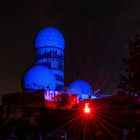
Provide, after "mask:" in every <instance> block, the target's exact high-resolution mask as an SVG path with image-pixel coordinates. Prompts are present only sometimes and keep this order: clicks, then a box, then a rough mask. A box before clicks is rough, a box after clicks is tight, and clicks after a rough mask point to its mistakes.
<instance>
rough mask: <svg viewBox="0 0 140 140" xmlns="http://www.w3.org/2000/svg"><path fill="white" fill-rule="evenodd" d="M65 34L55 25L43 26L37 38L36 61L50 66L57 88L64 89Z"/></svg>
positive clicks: (38, 63)
mask: <svg viewBox="0 0 140 140" xmlns="http://www.w3.org/2000/svg"><path fill="white" fill-rule="evenodd" d="M64 47H65V40H64V37H63V34H62V33H61V32H60V31H59V30H58V29H56V28H54V27H47V28H43V29H42V30H41V31H40V32H39V33H38V34H37V36H36V38H35V61H36V64H37V65H42V66H45V67H47V68H49V69H50V70H51V71H52V73H53V74H54V76H55V78H56V90H59V91H63V89H64Z"/></svg>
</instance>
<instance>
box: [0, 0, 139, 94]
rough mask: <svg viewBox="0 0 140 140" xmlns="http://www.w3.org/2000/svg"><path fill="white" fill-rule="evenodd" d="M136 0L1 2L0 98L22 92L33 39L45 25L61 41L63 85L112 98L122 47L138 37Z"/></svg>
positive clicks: (137, 2)
mask: <svg viewBox="0 0 140 140" xmlns="http://www.w3.org/2000/svg"><path fill="white" fill-rule="evenodd" d="M139 7H140V1H139V0H133V1H132V0H85V1H84V0H73V1H72V0H11V1H10V0H5V1H4V2H3V3H2V2H0V17H1V18H0V19H1V20H0V43H1V45H0V47H1V51H0V65H1V67H0V94H6V93H11V92H18V91H22V89H21V77H22V74H23V73H24V72H25V70H26V69H27V68H29V67H30V66H32V65H33V63H34V53H33V51H34V48H33V47H34V38H35V35H36V33H37V32H38V31H39V30H40V29H41V28H42V27H45V26H48V25H51V26H55V27H57V28H59V29H60V30H61V31H62V32H63V34H64V36H65V40H66V49H65V83H66V86H68V85H69V83H70V82H72V81H73V80H76V79H84V80H86V81H88V82H89V83H90V84H91V85H92V86H94V87H96V88H101V90H102V92H104V93H115V91H116V90H115V84H116V83H115V80H116V79H117V78H118V75H119V73H120V72H121V71H122V63H121V57H123V56H124V54H126V51H127V44H128V43H129V41H130V40H131V39H132V38H133V36H134V35H135V34H136V33H139V32H140V8H139Z"/></svg>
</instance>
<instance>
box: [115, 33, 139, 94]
mask: <svg viewBox="0 0 140 140" xmlns="http://www.w3.org/2000/svg"><path fill="white" fill-rule="evenodd" d="M123 62H124V64H125V73H124V74H121V76H120V79H119V82H118V85H117V87H118V89H119V90H118V94H130V93H131V94H132V93H140V35H136V36H135V37H134V39H133V40H132V41H131V42H130V44H129V46H128V57H126V58H124V59H123Z"/></svg>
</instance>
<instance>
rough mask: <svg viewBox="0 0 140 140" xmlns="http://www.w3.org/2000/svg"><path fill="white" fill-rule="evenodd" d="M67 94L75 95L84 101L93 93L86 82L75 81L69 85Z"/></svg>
mask: <svg viewBox="0 0 140 140" xmlns="http://www.w3.org/2000/svg"><path fill="white" fill-rule="evenodd" d="M68 93H72V94H77V95H78V97H79V98H81V99H85V98H88V96H89V95H91V94H92V93H93V89H92V87H91V86H90V85H89V84H88V83H87V82H86V81H84V80H76V81H74V82H72V83H71V84H70V86H69V88H68Z"/></svg>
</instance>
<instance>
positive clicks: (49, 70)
mask: <svg viewBox="0 0 140 140" xmlns="http://www.w3.org/2000/svg"><path fill="white" fill-rule="evenodd" d="M64 48H65V40H64V37H63V34H62V33H61V32H60V31H59V30H58V29H56V28H54V27H46V28H43V29H42V30H40V31H39V32H38V34H37V35H36V37H35V43H34V49H35V50H34V51H35V66H33V67H32V68H30V69H29V71H27V72H26V73H25V75H24V76H23V87H24V90H25V91H31V92H32V91H36V90H40V89H46V91H47V92H45V95H46V96H45V97H46V98H48V99H50V98H52V97H53V96H54V95H55V94H56V93H57V92H59V93H63V92H64ZM46 93H47V94H46ZM50 93H51V94H52V95H50ZM66 93H67V94H74V95H77V96H78V98H79V99H88V98H89V96H90V95H93V90H92V87H91V86H90V85H89V84H88V83H87V82H85V81H84V80H77V81H74V82H72V83H71V84H70V86H69V88H68V90H67V91H66Z"/></svg>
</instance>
